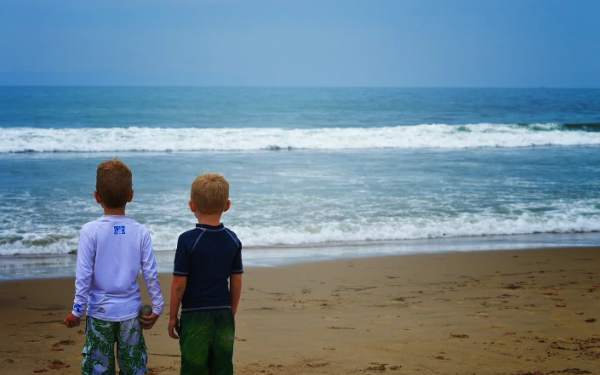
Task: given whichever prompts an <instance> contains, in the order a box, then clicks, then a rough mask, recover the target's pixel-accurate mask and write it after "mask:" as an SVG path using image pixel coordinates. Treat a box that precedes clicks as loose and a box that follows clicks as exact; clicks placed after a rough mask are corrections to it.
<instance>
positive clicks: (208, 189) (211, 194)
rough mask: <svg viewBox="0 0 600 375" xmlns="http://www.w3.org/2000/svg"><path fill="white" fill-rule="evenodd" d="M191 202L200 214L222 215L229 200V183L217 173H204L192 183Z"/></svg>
mask: <svg viewBox="0 0 600 375" xmlns="http://www.w3.org/2000/svg"><path fill="white" fill-rule="evenodd" d="M190 200H191V201H192V202H193V203H194V205H195V206H196V209H197V210H198V211H199V212H200V213H203V214H207V215H210V214H218V213H222V212H223V209H224V208H225V205H226V204H227V201H228V200H229V183H228V182H227V180H225V178H223V176H221V175H218V174H216V173H203V174H201V175H200V176H198V177H196V178H195V179H194V181H193V182H192V189H191V192H190Z"/></svg>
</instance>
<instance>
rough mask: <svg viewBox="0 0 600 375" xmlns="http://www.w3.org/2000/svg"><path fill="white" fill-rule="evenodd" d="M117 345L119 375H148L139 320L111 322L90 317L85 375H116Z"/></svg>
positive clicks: (88, 320)
mask: <svg viewBox="0 0 600 375" xmlns="http://www.w3.org/2000/svg"><path fill="white" fill-rule="evenodd" d="M115 343H116V344H117V361H118V363H119V369H120V371H119V375H141V374H145V373H146V372H148V368H147V366H146V364H147V363H148V356H147V354H146V342H145V341H144V336H143V335H142V328H141V327H140V321H139V318H137V317H136V318H133V319H129V320H125V321H123V322H107V321H104V320H100V319H96V318H92V317H91V316H88V317H86V320H85V343H84V344H83V350H82V354H83V360H82V361H81V374H82V375H114V374H115Z"/></svg>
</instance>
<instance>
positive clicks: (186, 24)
mask: <svg viewBox="0 0 600 375" xmlns="http://www.w3.org/2000/svg"><path fill="white" fill-rule="evenodd" d="M599 19H600V1H597V0H194V1H192V0H164V1H158V0H119V1H116V0H0V84H149V85H203V86H214V85H228V86H230V85H234V86H248V85H250V86H400V87H420V86H426V87H432V86H433V87H457V86H459V87H541V86H544V87H600V26H599V25H600V21H599Z"/></svg>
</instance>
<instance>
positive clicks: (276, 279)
mask: <svg viewBox="0 0 600 375" xmlns="http://www.w3.org/2000/svg"><path fill="white" fill-rule="evenodd" d="M599 251H600V248H559V249H538V250H514V251H486V252H469V253H437V254H420V255H403V256H393V257H375V258H364V259H343V260H335V261H323V262H314V263H303V264H295V265H289V266H282V267H274V268H247V269H246V272H245V274H244V288H243V292H242V300H241V303H240V309H239V311H238V315H237V318H236V324H237V332H236V343H235V352H234V364H235V371H236V373H237V374H272V375H278V374H350V373H390V374H394V373H396V374H412V373H422V374H536V375H540V374H594V373H595V374H598V373H600V252H599ZM161 283H162V287H163V293H164V296H165V301H168V300H169V295H168V291H169V285H170V275H169V274H163V275H161ZM142 289H144V288H143V287H142ZM73 290H74V286H73V279H72V278H62V279H36V280H20V281H5V282H1V283H0V317H1V324H0V327H1V328H0V337H1V340H0V363H1V370H0V373H1V374H3V375H4V374H6V375H9V374H33V373H47V374H78V373H79V366H80V358H81V354H80V351H81V347H82V344H83V340H84V334H83V330H84V326H83V324H82V325H81V326H80V327H78V328H75V329H67V328H65V327H64V326H63V325H62V324H61V323H60V321H61V320H62V319H63V318H64V316H65V315H66V314H67V313H68V311H69V310H70V306H71V301H72V298H73ZM144 299H145V302H146V301H147V300H148V297H147V295H146V294H144ZM165 311H166V312H168V307H167V306H166V308H165ZM166 312H165V314H163V316H162V317H161V318H160V319H159V322H158V323H157V325H156V326H155V327H154V328H153V329H152V330H150V331H146V332H145V337H146V341H147V344H148V352H149V368H150V373H151V374H160V375H171V374H178V373H179V356H178V353H179V349H178V344H177V341H175V340H173V339H170V338H169V337H168V335H167V329H166V325H167V320H168V319H167V313H166Z"/></svg>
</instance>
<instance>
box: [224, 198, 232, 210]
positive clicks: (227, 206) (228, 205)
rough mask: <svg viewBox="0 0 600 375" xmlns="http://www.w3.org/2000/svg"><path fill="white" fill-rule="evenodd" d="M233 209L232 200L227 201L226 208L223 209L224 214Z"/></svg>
mask: <svg viewBox="0 0 600 375" xmlns="http://www.w3.org/2000/svg"><path fill="white" fill-rule="evenodd" d="M230 207H231V200H229V199H227V203H225V207H224V208H223V212H226V211H227V210H228V209H229V208H230Z"/></svg>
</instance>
